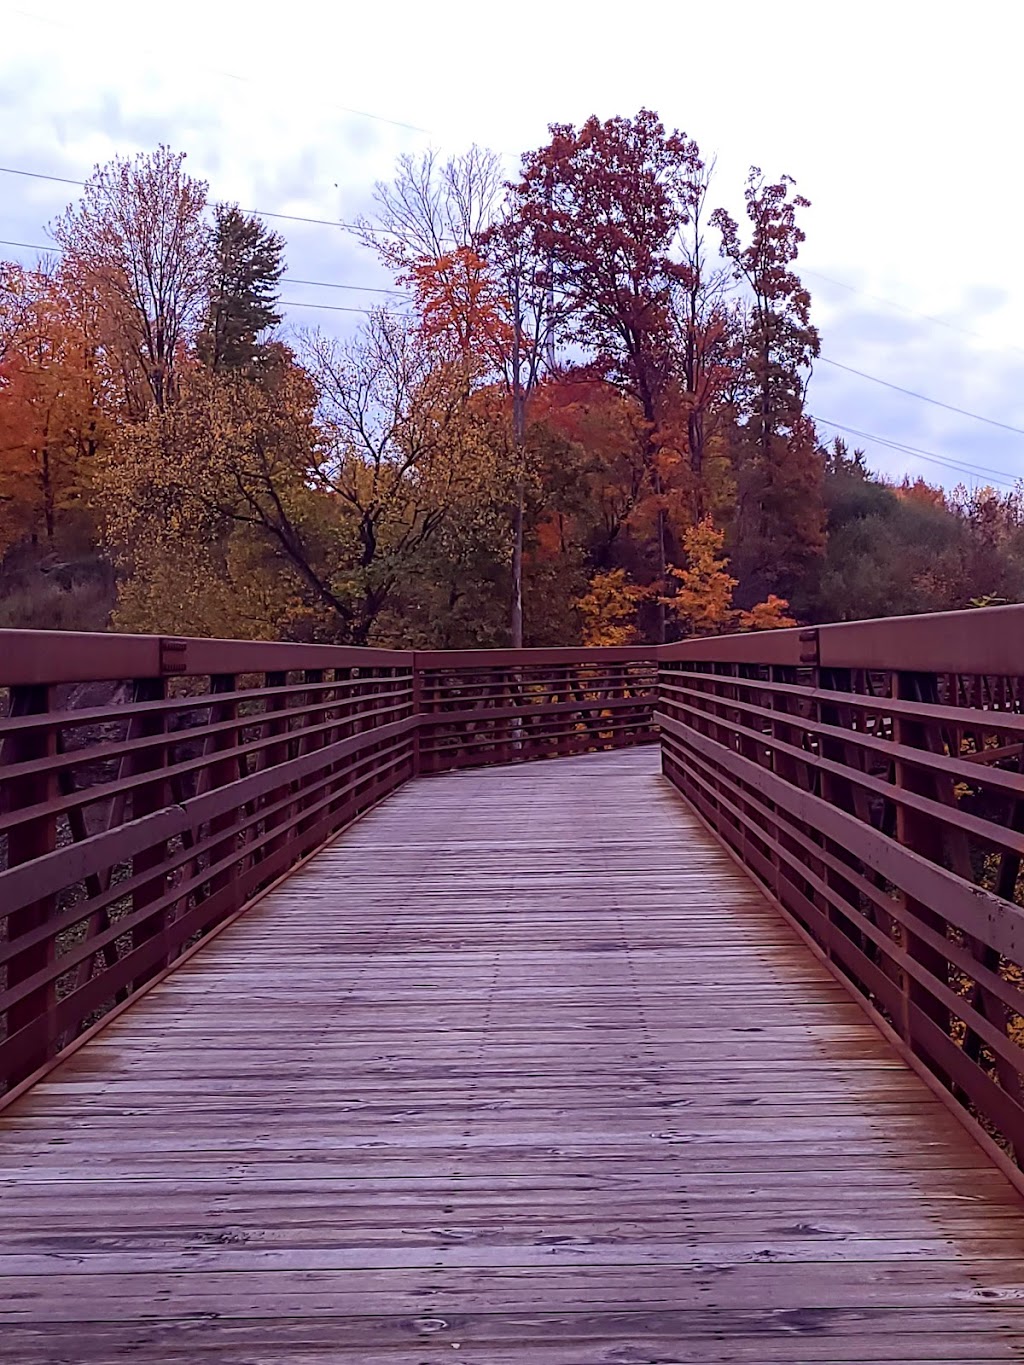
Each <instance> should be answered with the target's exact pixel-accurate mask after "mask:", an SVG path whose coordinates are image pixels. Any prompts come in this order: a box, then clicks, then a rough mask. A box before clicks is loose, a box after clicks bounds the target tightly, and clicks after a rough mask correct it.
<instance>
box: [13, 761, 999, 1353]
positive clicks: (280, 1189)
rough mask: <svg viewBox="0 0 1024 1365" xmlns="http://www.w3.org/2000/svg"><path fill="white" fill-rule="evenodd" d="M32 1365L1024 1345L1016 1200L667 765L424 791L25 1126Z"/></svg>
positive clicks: (20, 1321) (316, 866)
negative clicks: (671, 781) (674, 786)
mask: <svg viewBox="0 0 1024 1365" xmlns="http://www.w3.org/2000/svg"><path fill="white" fill-rule="evenodd" d="M0 1204H2V1207H3V1236H2V1238H0V1334H2V1341H3V1351H4V1352H6V1353H8V1354H9V1355H10V1358H11V1359H17V1360H18V1361H19V1362H24V1363H25V1365H42V1362H44V1361H46V1362H49V1361H53V1360H61V1359H67V1360H75V1361H76V1362H82V1365H100V1362H103V1363H104V1365H107V1363H108V1362H115V1361H121V1360H125V1361H127V1360H129V1359H131V1360H134V1361H136V1362H140V1363H141V1365H157V1362H169V1363H172V1362H173V1363H175V1365H176V1363H177V1362H181V1365H184V1362H186V1361H189V1362H191V1361H205V1360H209V1361H210V1362H211V1365H212V1362H213V1361H216V1362H217V1363H218V1365H224V1363H225V1362H227V1365H243V1362H245V1365H262V1363H263V1362H267V1365H269V1362H271V1361H274V1362H288V1363H289V1365H321V1362H323V1365H327V1362H335V1361H338V1360H351V1361H352V1362H353V1365H356V1362H359V1365H374V1362H378V1363H379V1365H385V1363H387V1365H392V1363H393V1365H398V1363H399V1362H402V1365H405V1362H419V1363H421V1365H436V1362H440V1361H442V1360H445V1361H447V1360H451V1359H461V1360H464V1361H472V1362H474V1365H595V1363H596V1362H598V1361H609V1362H612V1361H615V1362H626V1361H636V1362H641V1361H673V1362H675V1361H682V1360H686V1361H687V1362H692V1365H705V1363H707V1365H711V1363H712V1362H715V1363H718V1365H724V1362H726V1361H730V1362H735V1363H736V1365H755V1362H759V1363H760V1365H775V1363H776V1362H778V1365H782V1362H786V1365H800V1362H811V1361H816V1362H817V1361H820V1362H828V1361H830V1362H833V1363H835V1362H850V1365H853V1362H855V1361H860V1362H893V1361H897V1360H898V1361H917V1362H921V1363H922V1365H924V1363H925V1362H938V1361H957V1362H960V1365H967V1362H974V1363H975V1365H980V1362H981V1361H983V1360H984V1361H990V1360H991V1361H997V1360H1014V1359H1020V1358H1022V1357H1024V1290H1022V1289H1021V1288H1020V1285H1021V1283H1024V1217H1022V1209H1021V1202H1020V1198H1019V1196H1018V1195H1017V1193H1016V1192H1015V1191H1014V1190H1013V1188H1012V1187H1011V1186H1010V1184H1009V1183H1008V1181H1007V1180H1006V1179H1005V1178H1004V1177H1003V1176H1002V1175H1001V1174H1000V1173H999V1172H998V1171H997V1170H996V1169H995V1168H994V1167H993V1166H992V1165H991V1164H990V1163H989V1161H988V1160H987V1158H986V1157H985V1155H984V1154H983V1153H982V1152H981V1150H980V1149H979V1148H977V1147H976V1146H975V1145H974V1144H973V1143H972V1142H971V1141H970V1139H969V1138H968V1137H967V1135H966V1134H965V1133H964V1131H963V1130H962V1129H961V1128H960V1126H959V1125H958V1124H957V1123H956V1122H955V1121H954V1120H953V1118H952V1117H951V1116H950V1114H949V1113H948V1111H947V1110H946V1109H945V1108H944V1106H943V1105H941V1104H940V1103H939V1101H938V1100H937V1099H936V1098H935V1096H934V1095H933V1094H932V1093H931V1092H930V1091H929V1090H928V1089H927V1087H926V1086H925V1085H924V1084H923V1083H922V1082H921V1081H920V1080H919V1079H918V1078H917V1077H916V1076H915V1075H914V1074H913V1073H912V1072H910V1071H909V1070H908V1069H907V1068H906V1067H905V1066H904V1065H903V1063H902V1062H901V1061H900V1060H899V1059H898V1058H897V1057H896V1056H895V1055H894V1054H893V1052H892V1051H891V1050H890V1048H889V1047H888V1044H887V1043H886V1042H885V1041H884V1039H882V1038H881V1036H880V1035H878V1034H877V1033H875V1032H874V1030H873V1029H872V1028H871V1026H870V1025H869V1023H868V1022H867V1020H866V1019H865V1018H864V1016H863V1015H862V1013H861V1012H860V1011H859V1010H858V1009H857V1008H856V1006H854V1005H853V1004H851V1002H850V1001H849V999H848V997H847V996H846V995H845V993H844V992H843V991H842V990H841V988H840V987H838V986H837V984H836V982H835V981H834V980H833V979H832V978H831V977H830V976H829V974H828V973H827V972H826V970H825V969H824V968H823V967H822V966H821V965H820V964H819V963H818V962H817V961H816V960H815V959H814V958H813V957H812V956H811V955H810V953H809V952H808V951H807V950H806V949H805V948H804V946H803V945H802V944H801V943H800V942H799V941H798V940H797V939H796V938H795V936H793V934H792V933H791V931H790V930H789V928H788V927H787V926H786V925H785V924H784V923H783V922H782V920H781V919H780V918H779V917H778V916H777V915H776V914H775V913H774V911H772V909H771V908H770V907H769V906H768V905H767V903H766V902H765V901H764V899H763V897H762V896H761V894H760V892H759V891H758V890H757V888H756V887H755V886H754V884H753V883H752V882H751V881H750V880H748V878H746V877H745V876H744V875H743V874H742V873H741V872H740V871H739V870H738V869H737V868H736V867H735V865H734V864H733V863H732V862H731V861H730V860H729V859H728V858H727V857H726V856H725V855H724V854H723V853H722V852H721V850H720V849H719V848H718V847H717V845H715V844H714V843H713V842H712V841H711V840H710V839H709V837H708V836H707V835H706V834H705V833H704V831H703V829H702V828H701V827H700V826H699V824H698V823H697V822H696V821H695V820H694V818H693V817H692V816H691V815H690V814H689V812H688V810H687V808H686V807H685V806H684V805H683V803H682V802H680V801H679V800H678V798H677V797H676V795H675V793H674V792H673V791H672V790H671V788H670V787H669V786H668V784H667V783H665V782H664V781H663V780H662V779H661V778H660V776H659V775H658V773H657V760H656V756H655V755H654V754H653V753H651V752H648V751H643V750H638V751H632V752H628V753H615V754H599V755H590V756H587V757H583V758H569V759H560V760H557V761H552V762H545V763H538V764H534V765H522V766H517V767H515V768H509V769H501V768H497V769H489V770H487V771H480V772H473V771H461V772H459V773H456V774H445V775H443V776H433V777H429V778H426V779H423V780H422V781H421V782H418V783H415V784H413V785H412V786H410V787H408V788H405V789H403V790H402V791H400V792H399V793H398V794H396V795H395V796H393V797H392V798H391V799H390V800H389V801H387V802H386V803H385V804H384V805H383V806H381V807H380V808H378V809H377V810H376V811H375V812H373V813H372V814H371V815H370V816H369V817H367V818H366V819H365V820H363V821H362V822H361V823H360V824H359V825H357V826H356V827H355V828H353V829H352V830H350V831H349V832H348V833H346V834H345V835H344V836H342V837H341V838H340V839H339V840H338V841H337V842H336V843H335V844H333V845H332V846H331V847H330V848H328V849H326V850H325V851H324V852H323V853H321V854H320V855H319V856H318V857H317V858H316V859H315V860H314V861H313V862H312V863H310V864H308V865H307V866H306V867H305V868H304V869H303V870H302V871H300V872H299V873H297V874H296V875H295V876H294V877H292V878H291V879H290V880H289V881H288V882H286V883H285V884H283V885H282V886H281V887H279V888H278V889H277V890H276V891H275V892H274V893H273V894H272V895H271V896H269V897H268V898H267V899H266V901H265V902H264V903H263V904H262V905H261V906H259V907H257V908H256V909H254V910H253V911H252V912H250V913H249V914H248V915H247V916H246V917H245V918H244V919H242V920H240V921H238V922H237V923H236V924H234V925H233V926H231V927H229V928H228V929H227V930H225V932H224V933H223V934H221V935H220V936H219V938H218V939H216V940H215V941H213V942H212V943H211V944H210V945H209V946H208V947H207V948H206V949H204V952H203V953H202V954H199V955H197V956H196V957H195V958H193V959H192V960H191V961H190V962H189V963H188V964H187V965H186V966H185V967H184V968H182V969H181V970H180V971H179V972H178V973H177V974H175V975H173V976H171V977H169V978H167V979H166V980H165V981H163V982H161V983H160V984H158V985H157V986H156V987H155V988H154V989H153V990H152V991H151V992H150V993H149V994H148V995H147V996H145V997H144V998H143V999H142V1000H140V1001H139V1002H138V1004H136V1005H135V1006H133V1007H132V1009H131V1010H129V1011H128V1012H127V1013H125V1014H124V1015H122V1016H121V1017H120V1018H119V1019H117V1020H115V1021H114V1022H113V1023H111V1024H110V1025H109V1026H108V1027H107V1029H106V1030H105V1032H104V1033H103V1034H102V1035H100V1036H99V1037H97V1038H96V1039H94V1040H93V1041H91V1042H90V1043H88V1044H87V1045H86V1046H85V1047H84V1048H83V1049H81V1051H80V1052H78V1053H77V1054H75V1055H74V1056H73V1057H71V1058H70V1059H69V1060H68V1061H67V1062H66V1063H65V1064H64V1065H63V1066H61V1067H59V1068H58V1069H57V1070H56V1071H54V1072H53V1073H51V1074H50V1075H49V1076H47V1077H46V1079H45V1080H44V1081H43V1082H41V1083H40V1084H39V1085H38V1086H37V1087H36V1088H35V1089H34V1090H32V1091H31V1092H29V1093H28V1094H27V1095H25V1096H24V1097H22V1099H21V1100H19V1101H18V1102H17V1103H16V1104H15V1105H14V1106H13V1107H12V1108H11V1110H10V1111H9V1112H8V1113H7V1114H6V1115H4V1116H3V1117H2V1118H0Z"/></svg>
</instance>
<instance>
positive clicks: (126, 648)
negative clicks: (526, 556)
mask: <svg viewBox="0 0 1024 1365" xmlns="http://www.w3.org/2000/svg"><path fill="white" fill-rule="evenodd" d="M583 659H585V660H586V662H588V663H594V664H605V663H607V664H611V663H645V662H652V663H653V662H655V661H656V660H661V661H665V662H681V663H685V662H687V661H692V662H694V663H698V662H700V663H735V664H768V665H779V666H793V667H796V666H799V665H801V664H817V665H819V666H820V667H822V668H868V669H873V668H877V669H895V670H900V671H903V672H921V673H978V674H981V673H987V674H1003V675H1008V676H1024V603H1020V604H1014V605H1012V606H1006V607H987V608H985V609H984V610H974V609H972V610H968V611H948V612H934V613H929V614H927V615H920V616H890V617H882V618H878V619H875V620H870V621H845V622H839V623H836V624H833V625H824V626H811V627H796V628H794V629H791V630H773V631H755V632H751V633H747V634H742V635H719V636H708V637H702V638H701V639H698V640H683V641H680V642H679V643H678V644H671V645H660V646H659V645H639V644H637V645H619V646H606V647H585V646H582V645H580V646H570V647H563V648H551V649H519V650H515V649H459V650H415V651H413V650H399V649H364V648H357V647H355V646H350V645H316V644H288V643H278V642H275V641H269V640H266V641H265V640H210V639H204V638H195V637H193V638H182V637H170V636H160V635H117V634H111V633H99V632H97V633H87V632H76V631H48V630H0V686H13V685H23V684H36V683H38V684H55V683H65V682H80V681H83V680H85V679H89V680H93V681H97V682H100V681H113V680H117V679H123V678H161V677H168V676H173V675H175V674H185V675H191V676H200V675H206V674H217V673H223V674H231V673H235V674H237V673H245V672H265V671H271V670H273V671H280V672H289V671H292V670H298V669H317V668H359V667H378V668H409V669H411V668H413V667H418V668H424V669H437V668H444V667H449V668H475V667H484V666H486V667H494V668H508V667H512V666H515V665H517V664H518V665H522V666H524V667H536V666H543V665H546V664H551V665H560V664H571V663H579V662H580V661H581V660H583Z"/></svg>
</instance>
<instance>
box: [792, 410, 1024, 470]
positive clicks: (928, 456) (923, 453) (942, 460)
mask: <svg viewBox="0 0 1024 1365" xmlns="http://www.w3.org/2000/svg"><path fill="white" fill-rule="evenodd" d="M808 415H809V416H811V418H812V420H813V421H815V422H818V423H820V424H821V425H822V426H825V427H830V428H831V429H832V430H834V431H842V432H845V433H846V434H847V435H850V436H856V437H857V438H858V439H860V440H863V441H870V442H872V443H873V444H875V445H879V446H883V447H885V448H886V449H888V450H893V451H896V452H897V453H898V454H903V455H913V456H915V457H916V458H918V459H921V460H925V461H927V462H928V463H929V464H934V465H937V466H939V467H940V468H942V469H947V470H949V471H951V472H952V473H955V474H967V475H969V476H971V477H982V478H984V480H985V482H986V483H995V484H997V485H999V486H1000V487H1002V488H1011V489H1012V488H1015V487H1016V486H1017V484H1018V483H1019V482H1020V477H1019V476H1018V477H1015V476H1014V475H1012V474H1010V473H1009V471H1007V470H1005V469H988V468H987V467H986V466H984V465H976V464H971V463H969V462H968V461H962V460H955V459H950V458H948V457H946V456H943V455H936V454H935V452H934V451H929V450H921V449H920V448H919V447H917V446H909V445H905V444H904V443H903V442H901V441H893V440H891V439H890V438H889V437H887V436H878V435H876V434H875V433H874V432H870V431H860V430H859V429H858V428H857V427H850V426H845V425H844V424H843V423H842V422H831V421H829V419H828V418H827V417H819V416H818V415H817V414H808Z"/></svg>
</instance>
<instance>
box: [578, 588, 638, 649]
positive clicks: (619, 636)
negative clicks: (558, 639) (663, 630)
mask: <svg viewBox="0 0 1024 1365" xmlns="http://www.w3.org/2000/svg"><path fill="white" fill-rule="evenodd" d="M646 596H647V593H646V591H645V589H643V588H641V587H640V586H639V584H637V583H633V582H631V580H630V577H629V575H628V574H627V573H626V571H625V569H608V570H605V571H603V572H598V573H596V574H594V576H593V578H591V580H590V583H589V584H588V586H587V591H586V592H585V593H584V594H583V596H582V597H578V598H577V599H576V600H575V602H574V603H573V605H574V606H575V607H576V610H577V611H578V612H579V614H580V618H581V621H582V631H581V635H582V639H583V643H584V644H585V645H628V644H632V643H633V642H634V641H635V640H636V639H637V627H636V609H637V606H638V605H639V603H640V602H642V601H643V600H644V598H645V597H646Z"/></svg>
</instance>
